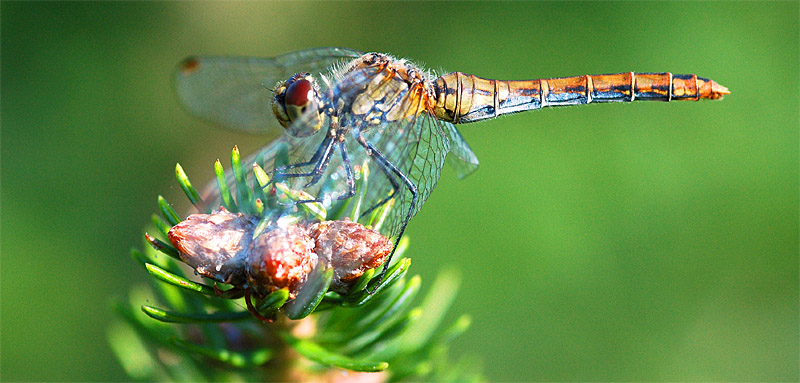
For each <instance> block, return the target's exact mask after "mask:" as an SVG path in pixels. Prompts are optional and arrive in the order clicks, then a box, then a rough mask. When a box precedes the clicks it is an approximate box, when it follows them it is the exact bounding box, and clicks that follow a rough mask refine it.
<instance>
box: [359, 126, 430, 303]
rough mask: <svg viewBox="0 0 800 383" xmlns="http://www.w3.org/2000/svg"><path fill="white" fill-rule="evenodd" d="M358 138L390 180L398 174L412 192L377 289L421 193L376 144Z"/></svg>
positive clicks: (360, 137) (394, 180)
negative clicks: (409, 203)
mask: <svg viewBox="0 0 800 383" xmlns="http://www.w3.org/2000/svg"><path fill="white" fill-rule="evenodd" d="M356 140H357V141H358V142H359V143H360V144H361V145H362V146H364V148H365V149H366V150H367V153H368V154H369V156H370V157H372V158H373V159H374V160H375V162H376V163H377V164H378V166H379V167H380V168H381V170H383V172H384V173H385V174H386V177H388V178H389V179H390V181H393V182H392V183H393V184H394V183H396V182H397V180H396V179H394V178H393V177H395V176H397V177H398V178H400V179H401V180H403V183H405V186H406V187H407V188H408V191H409V192H411V205H410V206H409V208H408V212H406V217H405V218H404V219H403V223H402V224H401V225H400V231H399V232H398V233H397V239H395V241H394V247H392V252H391V253H389V257H388V258H386V261H385V262H384V263H383V269H382V270H381V275H380V276H379V277H378V283H377V284H375V288H376V289H377V287H378V286H379V285H380V284H381V282H383V277H385V276H386V271H387V270H388V269H389V264H390V263H391V262H392V256H394V252H395V250H397V245H398V244H399V243H400V239H401V238H403V233H404V232H405V231H406V226H407V225H408V221H410V220H411V215H412V213H414V208H415V207H416V206H417V196H418V194H419V193H418V191H417V185H416V184H415V183H414V181H412V180H411V179H410V178H408V176H406V175H405V173H403V171H402V170H400V169H398V168H397V166H395V165H394V164H393V163H392V162H391V161H389V160H387V159H386V157H384V156H383V154H381V152H380V151H378V149H376V148H375V146H373V145H372V144H370V143H369V142H367V141H366V140H365V139H364V137H362V136H361V135H358V136H357V138H356ZM397 189H399V185H397V186H396V187H395V191H396V190H397ZM392 194H394V193H392ZM374 292H375V290H373V291H370V294H371V293H374Z"/></svg>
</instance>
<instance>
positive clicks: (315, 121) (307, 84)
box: [272, 73, 322, 137]
mask: <svg viewBox="0 0 800 383" xmlns="http://www.w3.org/2000/svg"><path fill="white" fill-rule="evenodd" d="M320 105H321V102H320V100H319V96H318V94H317V87H316V84H315V82H314V77H312V76H311V74H309V73H298V74H296V75H294V76H292V77H291V78H290V79H288V80H286V81H285V82H282V83H279V84H278V85H277V86H276V87H275V97H274V98H273V99H272V111H273V113H275V118H277V119H278V122H280V124H281V125H282V126H283V127H284V128H286V130H287V131H288V132H289V134H291V135H292V136H295V137H306V136H310V135H312V134H314V133H316V132H317V131H319V129H320V127H322V116H321V114H320V109H319V108H320Z"/></svg>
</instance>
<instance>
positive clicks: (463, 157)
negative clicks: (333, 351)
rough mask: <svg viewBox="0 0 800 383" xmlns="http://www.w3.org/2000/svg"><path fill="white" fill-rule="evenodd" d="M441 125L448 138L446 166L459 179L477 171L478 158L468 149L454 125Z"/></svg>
mask: <svg viewBox="0 0 800 383" xmlns="http://www.w3.org/2000/svg"><path fill="white" fill-rule="evenodd" d="M441 125H442V128H443V129H444V130H445V131H446V132H447V136H448V137H449V138H450V154H449V155H448V156H447V165H449V166H450V167H451V168H453V170H455V171H456V175H457V176H458V178H459V179H463V178H464V177H466V176H468V175H470V174H472V173H474V172H475V171H476V170H478V157H477V156H475V153H473V152H472V148H470V147H469V144H467V141H465V140H464V137H462V136H461V133H459V131H458V129H456V126H455V125H453V124H451V123H449V122H445V121H442V122H441Z"/></svg>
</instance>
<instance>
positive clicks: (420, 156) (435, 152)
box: [365, 112, 450, 235]
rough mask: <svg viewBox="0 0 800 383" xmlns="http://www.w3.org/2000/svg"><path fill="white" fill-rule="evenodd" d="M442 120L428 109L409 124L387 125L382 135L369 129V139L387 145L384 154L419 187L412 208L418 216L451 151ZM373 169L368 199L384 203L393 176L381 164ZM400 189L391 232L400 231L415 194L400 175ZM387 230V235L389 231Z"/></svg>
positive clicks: (390, 220) (390, 222) (388, 224)
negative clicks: (389, 178)
mask: <svg viewBox="0 0 800 383" xmlns="http://www.w3.org/2000/svg"><path fill="white" fill-rule="evenodd" d="M442 125H443V124H442V123H441V121H439V120H437V119H436V118H434V117H432V115H429V114H428V113H427V112H423V113H421V114H418V115H416V117H414V118H412V119H411V120H409V121H406V122H405V123H394V124H387V125H385V126H383V128H384V130H383V132H382V134H379V133H378V132H374V133H373V132H368V133H367V134H365V137H366V138H367V140H368V141H372V142H375V143H377V144H376V146H377V147H379V148H383V150H384V153H383V154H384V156H385V157H386V158H387V159H388V160H389V161H390V162H391V163H392V164H394V165H395V166H396V167H397V168H398V169H400V171H401V172H402V173H403V174H405V175H406V176H407V177H408V178H409V179H410V180H411V181H412V182H413V183H414V184H415V185H416V186H417V192H418V196H417V203H416V206H414V208H413V210H412V211H411V215H412V216H414V215H416V214H417V212H419V210H420V209H421V208H422V205H423V204H424V203H425V201H426V200H427V199H428V197H429V196H430V194H431V192H433V189H434V188H435V187H436V183H437V182H438V181H439V176H440V175H441V171H442V167H443V166H444V162H445V157H446V156H447V152H448V151H449V150H450V143H449V138H448V137H447V136H446V135H445V132H444V130H443V129H442ZM374 168H375V169H374V170H373V169H370V174H371V175H370V182H369V186H368V189H367V193H368V194H367V198H366V200H367V201H368V203H369V206H371V205H374V204H377V203H380V202H381V201H382V200H384V199H385V198H386V196H387V195H389V193H390V192H391V190H392V184H391V183H390V182H389V181H388V180H387V179H386V178H385V177H388V176H389V175H385V174H383V171H382V170H381V169H379V168H378V167H377V166H374ZM397 181H398V183H399V186H400V187H399V188H398V190H397V192H396V194H395V196H394V198H395V202H394V207H393V209H392V210H391V212H390V213H389V215H388V217H387V221H386V222H385V224H384V225H385V227H387V228H388V230H387V233H388V234H391V235H396V234H398V231H399V229H400V226H401V225H402V223H403V222H404V221H405V219H406V215H407V214H408V211H409V209H410V208H411V202H412V194H411V192H410V190H409V189H408V187H407V186H406V185H405V183H404V182H403V181H402V180H401V179H399V177H397ZM387 233H384V234H387Z"/></svg>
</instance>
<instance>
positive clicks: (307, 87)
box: [284, 79, 314, 107]
mask: <svg viewBox="0 0 800 383" xmlns="http://www.w3.org/2000/svg"><path fill="white" fill-rule="evenodd" d="M313 92H314V88H313V87H312V86H311V81H308V80H306V79H300V80H297V81H295V82H293V83H292V85H289V88H287V89H286V99H285V101H284V102H285V103H286V105H293V106H297V107H304V106H306V105H308V103H309V101H311V98H312V97H314V94H313Z"/></svg>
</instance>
